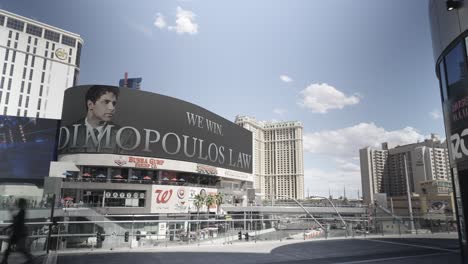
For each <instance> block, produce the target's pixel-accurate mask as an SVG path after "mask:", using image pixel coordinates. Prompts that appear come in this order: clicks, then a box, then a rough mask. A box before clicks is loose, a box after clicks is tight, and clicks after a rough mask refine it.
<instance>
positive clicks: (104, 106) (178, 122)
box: [58, 85, 252, 173]
mask: <svg viewBox="0 0 468 264" xmlns="http://www.w3.org/2000/svg"><path fill="white" fill-rule="evenodd" d="M58 150H59V154H72V153H112V154H122V155H135V156H146V157H156V158H166V159H173V160H181V161H188V162H194V163H197V164H206V165H210V166H214V167H221V168H225V169H230V170H236V171H241V172H246V173H252V133H251V132H250V131H248V130H246V129H244V128H242V127H240V126H238V125H236V124H234V123H232V122H230V121H228V120H226V119H224V118H222V117H220V116H218V115H216V114H214V113H212V112H210V111H208V110H206V109H203V108H201V107H199V106H196V105H194V104H191V103H188V102H185V101H182V100H179V99H175V98H172V97H168V96H164V95H159V94H155V93H150V92H145V91H138V90H133V89H119V88H118V87H114V86H103V85H92V86H77V87H72V88H69V89H67V90H66V91H65V99H64V106H63V112H62V126H61V128H60V140H59V144H58Z"/></svg>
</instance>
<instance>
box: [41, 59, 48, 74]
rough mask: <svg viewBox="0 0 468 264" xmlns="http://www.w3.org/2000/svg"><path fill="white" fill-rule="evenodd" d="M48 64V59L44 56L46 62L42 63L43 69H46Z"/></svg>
mask: <svg viewBox="0 0 468 264" xmlns="http://www.w3.org/2000/svg"><path fill="white" fill-rule="evenodd" d="M46 64H47V60H46V59H45V58H44V62H43V63H42V70H44V71H45V69H46Z"/></svg>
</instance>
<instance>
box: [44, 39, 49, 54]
mask: <svg viewBox="0 0 468 264" xmlns="http://www.w3.org/2000/svg"><path fill="white" fill-rule="evenodd" d="M45 48H46V49H48V48H49V41H47V42H46V45H45ZM46 57H47V56H46Z"/></svg>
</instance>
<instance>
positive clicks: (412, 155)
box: [359, 135, 450, 204]
mask: <svg viewBox="0 0 468 264" xmlns="http://www.w3.org/2000/svg"><path fill="white" fill-rule="evenodd" d="M359 156H360V160H361V182H362V195H363V200H364V203H365V204H369V203H372V202H373V201H374V200H375V197H374V195H375V194H376V193H386V194H387V195H388V196H389V197H392V196H402V195H406V193H407V192H406V189H407V188H406V174H405V156H406V163H407V166H406V167H407V170H408V180H409V186H410V192H411V193H417V194H422V193H424V191H423V188H422V187H421V186H422V185H421V183H422V182H426V181H437V180H438V181H449V180H450V164H449V157H448V149H447V145H446V143H445V142H441V141H440V140H439V139H438V137H437V136H436V135H432V137H431V138H430V139H426V140H425V141H424V142H419V143H414V144H408V145H404V146H397V147H395V148H392V149H388V147H387V144H386V143H384V144H382V149H373V148H370V147H367V148H363V149H361V150H360V151H359Z"/></svg>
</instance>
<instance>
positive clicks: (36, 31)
mask: <svg viewBox="0 0 468 264" xmlns="http://www.w3.org/2000/svg"><path fill="white" fill-rule="evenodd" d="M26 33H28V34H31V35H34V36H36V37H42V28H40V27H38V26H35V25H31V24H28V25H27V26H26ZM35 45H37V39H36V43H35Z"/></svg>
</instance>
